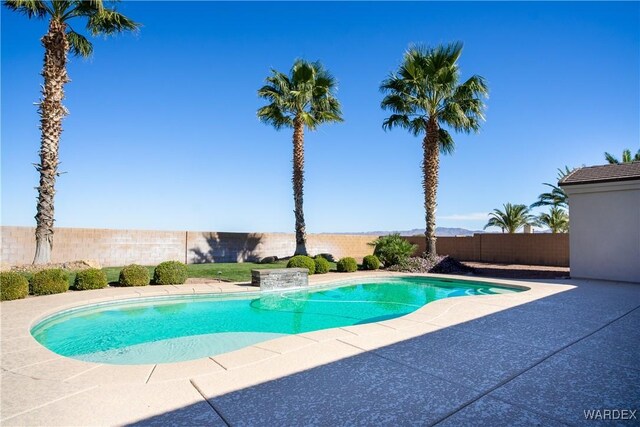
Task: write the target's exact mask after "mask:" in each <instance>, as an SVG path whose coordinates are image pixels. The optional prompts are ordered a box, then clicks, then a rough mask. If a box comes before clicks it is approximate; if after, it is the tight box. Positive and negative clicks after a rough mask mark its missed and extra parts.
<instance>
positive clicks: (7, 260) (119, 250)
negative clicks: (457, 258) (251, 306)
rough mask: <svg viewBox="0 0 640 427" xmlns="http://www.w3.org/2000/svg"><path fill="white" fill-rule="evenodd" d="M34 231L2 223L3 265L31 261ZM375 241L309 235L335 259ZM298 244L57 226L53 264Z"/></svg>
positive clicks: (279, 238)
mask: <svg viewBox="0 0 640 427" xmlns="http://www.w3.org/2000/svg"><path fill="white" fill-rule="evenodd" d="M34 233H35V229H34V228H33V227H5V226H3V227H0V237H1V239H2V244H1V246H2V249H1V252H0V254H1V259H0V261H1V262H2V263H3V265H4V264H8V265H17V264H29V263H31V262H32V260H33V254H34V253H35V237H34ZM374 239H375V236H361V235H345V234H310V235H308V237H307V250H308V252H309V253H310V254H311V255H316V254H319V253H330V254H332V255H333V256H334V257H336V258H342V257H345V256H352V257H354V258H356V259H357V260H358V261H361V260H362V258H363V257H364V256H365V255H368V254H371V253H373V247H371V246H369V245H368V243H369V242H371V241H373V240H374ZM295 247H296V245H295V235H294V234H289V233H223V232H206V231H147V230H107V229H82V228H57V229H56V230H55V234H54V245H53V253H52V262H55V263H59V262H67V261H75V260H96V261H98V262H99V263H100V264H101V265H103V266H121V265H126V264H131V263H137V264H143V265H154V264H158V263H160V262H162V261H167V260H179V261H182V262H187V263H203V262H243V261H256V260H258V259H260V258H263V257H266V256H277V257H280V258H283V257H287V256H291V255H292V254H293V252H294V251H295Z"/></svg>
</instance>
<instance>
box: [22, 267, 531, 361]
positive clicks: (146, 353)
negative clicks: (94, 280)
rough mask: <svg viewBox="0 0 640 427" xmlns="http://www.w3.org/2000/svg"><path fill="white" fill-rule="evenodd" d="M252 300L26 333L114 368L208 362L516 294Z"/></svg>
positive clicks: (344, 291)
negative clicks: (470, 298) (435, 307)
mask: <svg viewBox="0 0 640 427" xmlns="http://www.w3.org/2000/svg"><path fill="white" fill-rule="evenodd" d="M333 286H334V287H332V288H329V289H312V290H296V291H287V292H280V293H263V294H259V293H252V294H251V295H246V294H245V295H237V296H230V295H227V296H220V295H211V294H207V295H180V296H171V297H152V298H146V299H143V298H139V299H132V300H125V301H120V302H115V303H108V304H100V305H91V306H86V307H80V308H78V309H73V310H69V311H65V312H61V313H58V314H56V315H54V316H51V317H49V318H47V319H44V320H43V321H41V322H40V323H38V324H37V325H36V326H34V327H33V328H32V330H31V334H32V335H33V336H34V337H35V339H36V340H37V341H38V342H40V343H41V344H42V345H44V346H45V347H47V348H48V349H50V350H52V351H54V352H56V353H58V354H60V355H63V356H68V357H72V358H75V359H80V360H85V361H91V362H99V363H111V364H147V363H169V362H178V361H184V360H191V359H198V358H201V357H207V356H213V355H216V354H221V353H226V352H228V351H232V350H236V349H239V348H242V347H246V346H249V345H252V344H255V343H258V342H261V341H266V340H270V339H273V338H277V337H280V336H284V335H289V334H298V333H303V332H310V331H316V330H320V329H328V328H335V327H340V326H350V325H359V324H364V323H371V322H377V321H381V320H386V319H392V318H395V317H400V316H404V315H406V314H408V313H411V312H412V311H415V310H417V309H418V308H420V307H422V306H424V305H425V304H427V303H429V302H431V301H435V300H438V299H442V298H451V297H459V296H467V295H487V294H496V293H510V292H518V291H519V290H518V289H511V288H504V287H499V286H494V285H491V284H487V283H480V282H475V283H474V282H467V281H456V280H440V279H432V278H423V277H402V278H385V279H383V280H372V281H366V282H360V283H343V284H340V285H333Z"/></svg>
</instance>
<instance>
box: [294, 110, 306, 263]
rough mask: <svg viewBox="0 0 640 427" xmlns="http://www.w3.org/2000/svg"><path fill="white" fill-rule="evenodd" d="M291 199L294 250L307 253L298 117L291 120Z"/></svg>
mask: <svg viewBox="0 0 640 427" xmlns="http://www.w3.org/2000/svg"><path fill="white" fill-rule="evenodd" d="M292 181H293V201H294V204H295V210H294V213H295V216H296V252H295V254H294V255H307V235H306V225H305V223H304V212H303V210H302V200H303V193H304V189H303V184H304V123H303V122H302V120H301V119H300V118H298V117H296V119H295V120H294V122H293V179H292Z"/></svg>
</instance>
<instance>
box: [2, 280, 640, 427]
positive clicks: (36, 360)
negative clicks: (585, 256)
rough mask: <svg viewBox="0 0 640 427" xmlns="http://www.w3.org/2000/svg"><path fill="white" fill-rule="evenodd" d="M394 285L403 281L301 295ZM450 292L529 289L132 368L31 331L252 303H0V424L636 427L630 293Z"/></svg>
mask: <svg viewBox="0 0 640 427" xmlns="http://www.w3.org/2000/svg"><path fill="white" fill-rule="evenodd" d="M390 275H398V274H397V273H396V274H389V273H387V272H379V273H368V274H363V273H352V274H328V275H324V276H311V278H310V279H311V280H310V282H311V284H313V285H319V284H323V283H327V282H329V281H332V280H344V279H346V278H349V279H351V278H354V279H355V278H367V277H373V276H376V277H377V276H390ZM431 276H438V275H431ZM444 277H447V278H450V279H451V278H460V279H472V280H477V281H490V282H493V283H496V284H505V285H520V286H526V287H529V288H530V290H528V291H526V292H520V293H514V294H504V295H487V296H469V297H462V298H450V299H444V300H439V301H436V302H433V303H430V304H427V305H426V306H424V307H422V308H421V309H419V310H417V311H416V312H414V313H411V314H409V315H407V316H404V317H401V318H397V319H392V320H387V321H382V322H377V323H370V324H365V325H359V326H350V327H344V328H336V329H327V330H322V331H316V332H310V333H305V334H300V335H293V336H288V337H284V338H279V339H276V340H272V341H266V342H262V343H259V344H256V345H253V346H251V347H246V348H243V349H241V350H237V351H234V352H231V353H226V354H222V355H218V356H213V357H210V358H205V359H199V360H194V361H189V362H181V363H171V364H157V365H132V366H118V365H105V364H96V363H88V362H81V361H78V360H74V359H69V358H66V357H62V356H59V355H57V354H55V353H52V352H50V351H49V350H47V349H46V348H44V347H42V346H41V345H40V344H39V343H37V342H36V341H35V339H33V337H31V335H30V334H29V329H30V327H31V326H32V325H33V324H34V323H35V322H37V321H38V320H39V319H41V318H42V317H43V316H46V315H48V314H52V313H54V312H56V311H59V310H61V309H65V308H69V307H72V306H77V305H84V304H90V303H95V302H101V301H109V300H114V299H120V298H129V297H138V296H152V295H167V294H183V293H193V292H196V293H201V292H232V291H233V292H237V291H255V288H252V287H248V286H243V285H236V284H227V283H212V282H207V283H201V284H188V285H179V286H148V287H140V288H110V289H101V290H95V291H82V292H68V293H65V294H59V295H51V296H45V297H32V298H28V299H25V300H18V301H7V302H2V304H1V305H0V310H1V320H2V324H1V335H0V345H1V361H0V366H1V370H2V372H1V384H0V387H1V406H0V409H1V412H0V423H1V424H2V425H7V426H9V425H83V426H84V425H176V424H181V425H221V426H224V425H267V426H269V425H372V424H375V425H433V424H437V425H451V426H456V425H468V424H475V425H483V424H486V425H536V424H539V425H579V424H589V425H597V424H598V421H588V420H586V419H585V415H584V412H583V411H585V410H604V409H615V410H630V411H635V410H638V412H636V413H635V420H629V421H621V420H618V421H617V422H618V423H625V422H626V423H629V424H637V423H639V422H640V351H639V349H638V343H640V284H630V283H615V282H599V281H588V280H558V281H552V280H544V281H513V280H499V279H486V278H476V277H468V276H460V277H456V276H449V275H448V276H444ZM628 414H629V413H627V415H628ZM600 422H602V421H600Z"/></svg>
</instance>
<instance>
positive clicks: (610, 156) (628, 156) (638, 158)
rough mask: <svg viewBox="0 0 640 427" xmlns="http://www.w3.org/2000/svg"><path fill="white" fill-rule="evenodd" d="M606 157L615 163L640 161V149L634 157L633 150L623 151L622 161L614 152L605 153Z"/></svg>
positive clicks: (608, 160)
mask: <svg viewBox="0 0 640 427" xmlns="http://www.w3.org/2000/svg"><path fill="white" fill-rule="evenodd" d="M604 158H605V159H607V162H609V164H612V165H615V164H618V163H631V162H638V161H640V150H638V151H637V152H636V154H635V155H634V156H633V158H632V157H631V150H629V149H626V150H623V151H622V162H621V161H620V160H618V159H616V158H615V156H614V155H613V154H610V153H606V152H605V153H604Z"/></svg>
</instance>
